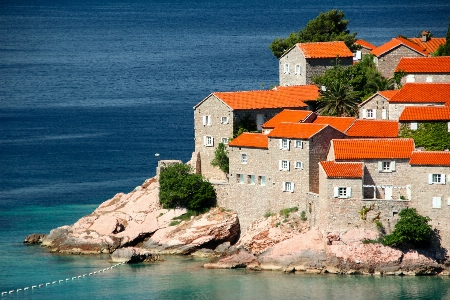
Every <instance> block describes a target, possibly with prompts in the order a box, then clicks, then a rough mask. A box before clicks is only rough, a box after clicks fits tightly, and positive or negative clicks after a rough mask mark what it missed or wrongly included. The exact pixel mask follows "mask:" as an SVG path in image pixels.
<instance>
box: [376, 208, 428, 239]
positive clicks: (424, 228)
mask: <svg viewBox="0 0 450 300" xmlns="http://www.w3.org/2000/svg"><path fill="white" fill-rule="evenodd" d="M399 216H400V220H398V222H397V224H396V225H395V229H394V231H393V232H392V233H391V234H389V235H387V236H386V237H385V239H384V244H385V245H386V246H393V247H398V246H401V245H404V244H413V245H416V246H426V245H428V244H429V243H430V240H431V233H432V229H431V225H429V224H428V222H429V221H430V218H429V217H424V216H421V215H419V214H418V213H417V211H416V209H415V208H406V209H404V210H402V211H401V212H400V213H399Z"/></svg>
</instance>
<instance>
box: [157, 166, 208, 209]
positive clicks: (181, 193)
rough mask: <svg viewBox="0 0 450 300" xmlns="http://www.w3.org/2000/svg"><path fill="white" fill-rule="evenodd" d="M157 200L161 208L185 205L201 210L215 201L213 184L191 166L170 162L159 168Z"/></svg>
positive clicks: (188, 207)
mask: <svg viewBox="0 0 450 300" xmlns="http://www.w3.org/2000/svg"><path fill="white" fill-rule="evenodd" d="M159 185H160V187H159V202H160V203H161V205H162V206H163V208H166V209H170V208H178V207H186V208H187V209H189V210H193V211H203V210H204V209H205V208H209V207H212V206H214V205H215V203H216V193H215V191H214V188H213V186H212V185H211V183H209V182H208V181H206V180H204V179H203V177H202V176H201V175H199V174H192V168H191V167H190V166H188V165H184V164H172V165H169V166H167V167H164V168H162V169H161V173H160V176H159Z"/></svg>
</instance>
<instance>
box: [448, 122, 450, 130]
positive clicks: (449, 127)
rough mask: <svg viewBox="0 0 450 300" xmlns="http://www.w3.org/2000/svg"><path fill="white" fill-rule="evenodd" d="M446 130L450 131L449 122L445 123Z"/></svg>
mask: <svg viewBox="0 0 450 300" xmlns="http://www.w3.org/2000/svg"><path fill="white" fill-rule="evenodd" d="M447 131H448V132H450V122H448V123H447Z"/></svg>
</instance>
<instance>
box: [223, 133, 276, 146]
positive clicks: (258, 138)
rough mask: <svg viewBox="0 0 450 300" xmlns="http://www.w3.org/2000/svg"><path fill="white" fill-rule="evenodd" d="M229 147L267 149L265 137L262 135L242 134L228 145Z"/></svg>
mask: <svg viewBox="0 0 450 300" xmlns="http://www.w3.org/2000/svg"><path fill="white" fill-rule="evenodd" d="M228 146H230V147H247V148H264V149H267V148H268V147H269V139H268V138H267V135H265V134H262V133H250V132H243V133H242V134H241V135H239V136H238V137H236V138H235V139H233V140H232V141H231V142H229V143H228Z"/></svg>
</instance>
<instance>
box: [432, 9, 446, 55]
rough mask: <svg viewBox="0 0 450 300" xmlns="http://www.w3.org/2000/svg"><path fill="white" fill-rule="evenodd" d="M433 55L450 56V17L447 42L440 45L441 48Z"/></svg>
mask: <svg viewBox="0 0 450 300" xmlns="http://www.w3.org/2000/svg"><path fill="white" fill-rule="evenodd" d="M433 56H450V18H449V21H448V29H447V36H446V39H445V44H444V45H441V46H439V48H438V49H437V50H436V51H435V52H434V53H433Z"/></svg>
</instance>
